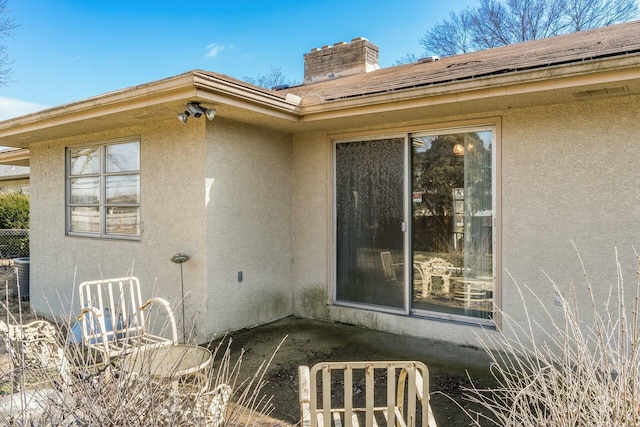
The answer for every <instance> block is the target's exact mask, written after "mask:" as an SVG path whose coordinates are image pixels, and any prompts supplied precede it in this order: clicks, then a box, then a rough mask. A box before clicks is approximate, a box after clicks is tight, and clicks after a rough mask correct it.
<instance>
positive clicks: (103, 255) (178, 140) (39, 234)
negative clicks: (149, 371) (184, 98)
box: [31, 120, 208, 335]
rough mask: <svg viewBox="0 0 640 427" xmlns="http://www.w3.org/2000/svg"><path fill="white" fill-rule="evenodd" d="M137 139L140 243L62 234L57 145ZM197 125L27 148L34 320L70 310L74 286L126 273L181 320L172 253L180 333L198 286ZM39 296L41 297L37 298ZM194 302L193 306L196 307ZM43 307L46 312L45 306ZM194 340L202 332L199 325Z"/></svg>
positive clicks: (200, 202) (200, 166)
mask: <svg viewBox="0 0 640 427" xmlns="http://www.w3.org/2000/svg"><path fill="white" fill-rule="evenodd" d="M129 136H133V137H135V136H139V137H140V142H141V155H140V157H141V218H142V226H143V228H142V236H141V239H140V241H123V240H111V239H95V238H85V237H71V236H66V235H65V199H64V194H65V147H68V146H72V145H84V144H91V143H100V142H107V141H109V140H111V139H115V138H121V137H129ZM204 154H205V151H204V124H203V122H202V121H193V122H189V123H188V124H187V125H183V124H181V123H180V122H178V121H177V120H171V121H165V122H159V123H150V124H149V125H147V126H141V127H131V128H123V129H118V130H114V131H111V132H105V133H96V134H89V135H82V136H80V137H75V138H67V139H63V140H54V141H48V142H44V143H39V144H33V145H32V146H31V166H32V168H31V171H32V173H31V199H32V204H31V295H32V298H31V299H32V307H33V309H34V310H35V311H37V312H39V313H41V314H45V315H47V314H50V312H51V309H53V310H54V313H56V312H58V311H60V310H61V311H63V312H64V311H67V310H70V311H71V312H77V311H78V309H79V303H78V302H77V301H71V298H72V293H73V290H74V288H76V287H77V284H79V283H80V282H82V281H84V280H94V279H99V278H100V277H117V276H123V275H126V274H128V273H130V272H131V270H132V272H133V274H134V275H136V276H138V277H139V278H140V279H141V283H142V286H143V294H144V295H143V297H148V296H151V295H152V294H157V295H159V296H162V297H165V298H167V299H168V300H169V301H170V302H171V303H173V304H175V305H176V312H177V315H178V316H177V317H178V320H179V321H181V319H182V315H181V314H182V313H181V304H178V303H179V301H180V299H181V297H182V295H181V280H180V267H179V266H178V265H176V264H174V263H172V262H171V261H170V258H171V257H172V256H173V255H174V254H175V253H177V252H185V253H187V254H190V255H191V256H192V259H191V260H190V261H189V262H188V263H186V264H184V281H185V291H186V293H187V294H188V295H187V298H186V300H185V308H186V310H185V318H186V319H187V323H188V326H187V327H188V328H189V327H190V323H189V319H190V318H191V317H192V316H193V314H194V312H195V309H196V305H200V304H201V303H202V302H203V301H205V300H206V298H207V293H206V291H205V288H204V281H203V279H204V266H205V260H204V256H203V255H204V253H205V250H204V245H205V239H204V235H203V232H202V224H204V162H205V156H204ZM42 296H44V298H46V299H43V298H42ZM196 302H197V303H196ZM49 305H51V308H50V307H49ZM200 327H201V328H202V330H201V331H198V333H199V334H205V335H206V334H207V333H208V331H207V328H206V325H200Z"/></svg>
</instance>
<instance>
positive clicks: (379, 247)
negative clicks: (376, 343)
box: [335, 138, 406, 309]
mask: <svg viewBox="0 0 640 427" xmlns="http://www.w3.org/2000/svg"><path fill="white" fill-rule="evenodd" d="M405 141H406V138H392V139H378V140H365V141H352V142H340V143H337V144H336V145H335V229H336V299H337V300H338V301H341V302H345V303H356V304H372V305H377V306H383V307H388V308H391V309H404V308H405V306H406V303H405V300H406V292H405V290H406V283H405V261H404V260H405V252H406V251H405V243H404V242H405V233H404V232H403V229H404V224H405V220H404V212H405V202H404V201H405V196H404V195H405V188H406V185H405V178H404V176H405V174H404V171H405V163H406V161H405V157H406V155H405V153H406V143H405Z"/></svg>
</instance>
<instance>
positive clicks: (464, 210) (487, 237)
mask: <svg viewBox="0 0 640 427" xmlns="http://www.w3.org/2000/svg"><path fill="white" fill-rule="evenodd" d="M493 133H494V132H492V130H490V129H479V130H477V131H465V132H450V133H436V134H432V133H425V134H412V135H410V140H411V147H412V169H413V172H412V194H413V197H412V199H413V201H412V206H413V208H412V216H413V221H412V264H413V268H414V275H413V294H412V295H413V298H412V299H413V301H412V307H413V308H414V309H415V310H420V311H424V312H430V313H437V314H439V315H442V316H445V317H446V316H449V315H454V316H455V315H461V316H468V317H475V318H485V319H487V318H491V316H492V311H493V293H494V279H493V278H494V268H493V265H494V262H493V260H494V256H493V247H494V243H493V242H494V229H493V218H494V211H495V205H494V194H493V193H494V191H493V178H492V177H493V158H494V156H493V147H494V143H493Z"/></svg>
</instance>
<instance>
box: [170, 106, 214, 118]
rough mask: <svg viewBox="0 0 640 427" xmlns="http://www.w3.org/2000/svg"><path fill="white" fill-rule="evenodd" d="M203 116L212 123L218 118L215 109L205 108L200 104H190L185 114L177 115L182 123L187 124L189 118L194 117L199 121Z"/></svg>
mask: <svg viewBox="0 0 640 427" xmlns="http://www.w3.org/2000/svg"><path fill="white" fill-rule="evenodd" d="M202 115H204V116H205V117H206V118H207V119H208V120H209V121H211V120H213V118H214V117H215V116H216V110H215V108H205V107H203V106H201V105H200V103H199V102H189V103H188V104H187V109H186V110H184V113H180V114H177V115H176V116H177V117H178V120H180V121H181V122H182V123H187V119H188V118H189V116H193V117H195V118H196V119H197V118H199V117H202Z"/></svg>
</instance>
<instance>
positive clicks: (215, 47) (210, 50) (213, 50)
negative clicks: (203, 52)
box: [207, 43, 224, 58]
mask: <svg viewBox="0 0 640 427" xmlns="http://www.w3.org/2000/svg"><path fill="white" fill-rule="evenodd" d="M222 50H224V46H220V45H219V44H217V43H211V44H210V45H209V46H207V57H208V58H215V57H216V56H218V54H219V53H220V52H221V51H222Z"/></svg>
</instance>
